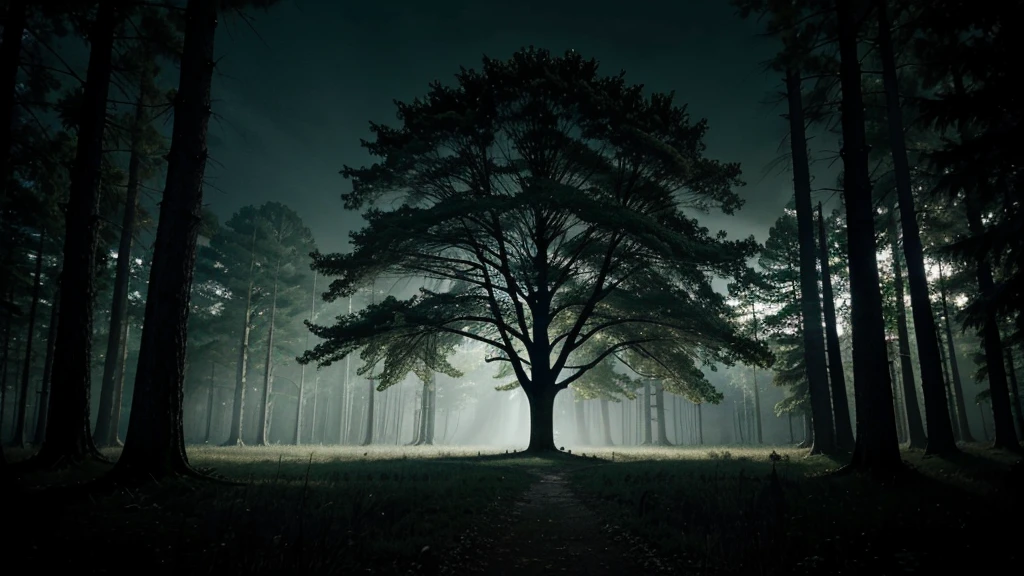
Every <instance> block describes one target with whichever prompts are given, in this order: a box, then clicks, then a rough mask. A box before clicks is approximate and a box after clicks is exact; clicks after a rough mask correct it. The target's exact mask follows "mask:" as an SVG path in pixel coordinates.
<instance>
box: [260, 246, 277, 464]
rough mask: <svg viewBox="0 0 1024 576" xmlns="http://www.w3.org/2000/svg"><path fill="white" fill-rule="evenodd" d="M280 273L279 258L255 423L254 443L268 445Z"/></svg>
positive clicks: (275, 273)
mask: <svg viewBox="0 0 1024 576" xmlns="http://www.w3.org/2000/svg"><path fill="white" fill-rule="evenodd" d="M280 274H281V260H280V259H278V260H277V268H276V270H275V271H274V291H273V292H272V294H273V295H272V296H271V297H270V327H269V328H268V329H267V361H266V363H265V364H264V366H263V402H262V408H263V410H262V411H260V419H259V423H258V424H257V425H256V433H257V434H258V436H257V437H256V445H257V446H269V445H270V441H269V439H268V438H267V436H268V434H267V432H268V430H267V424H268V422H269V421H270V392H271V389H272V388H273V385H274V383H273V377H274V376H273V375H274V320H276V318H277V279H278V277H279V276H280Z"/></svg>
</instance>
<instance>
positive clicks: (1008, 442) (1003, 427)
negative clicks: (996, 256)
mask: <svg viewBox="0 0 1024 576" xmlns="http://www.w3.org/2000/svg"><path fill="white" fill-rule="evenodd" d="M964 196H965V201H964V205H965V206H966V208H967V221H968V228H969V229H970V232H971V234H973V235H980V234H982V232H983V227H984V225H983V224H982V221H981V209H980V208H979V207H978V205H977V200H976V199H975V198H973V197H972V194H970V193H967V194H965V195H964ZM975 270H976V274H977V279H978V288H979V289H980V290H979V291H980V292H981V298H982V299H983V300H985V301H991V300H992V298H993V294H994V293H995V290H996V287H995V280H994V279H993V277H992V266H991V265H990V264H989V263H988V261H987V260H984V259H981V260H978V262H977V264H976V269H975ZM984 314H985V320H984V322H985V323H984V325H983V326H982V329H981V337H982V345H983V346H984V349H985V364H986V365H987V366H988V386H989V390H990V391H991V394H992V402H991V404H992V427H993V431H994V437H993V439H992V447H993V448H1002V449H1006V450H1013V451H1019V450H1020V443H1019V441H1018V439H1017V433H1016V431H1015V430H1014V428H1013V415H1012V414H1011V411H1010V389H1009V385H1008V384H1007V382H1006V364H1005V360H1004V359H1003V343H1002V337H1001V336H1000V334H999V320H998V318H997V317H996V314H995V312H994V311H986V312H985V313H984Z"/></svg>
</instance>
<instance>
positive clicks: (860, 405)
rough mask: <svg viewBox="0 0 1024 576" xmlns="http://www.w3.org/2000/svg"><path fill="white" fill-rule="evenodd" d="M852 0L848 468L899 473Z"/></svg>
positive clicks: (846, 103) (846, 155) (845, 53)
mask: <svg viewBox="0 0 1024 576" xmlns="http://www.w3.org/2000/svg"><path fill="white" fill-rule="evenodd" d="M855 10H856V6H855V2H854V1H853V0H837V2H836V18H837V20H838V30H839V53H840V74H839V76H840V78H839V79H840V84H841V86H842V91H843V95H842V130H843V149H842V151H841V155H842V157H843V165H844V167H845V169H844V177H843V188H844V190H845V191H844V193H843V197H844V201H845V204H846V222H847V236H848V238H849V249H848V259H849V268H850V300H851V307H852V314H851V324H852V329H853V384H854V391H855V399H856V403H857V441H856V446H855V449H854V455H853V459H852V461H851V465H852V466H853V467H855V468H860V469H865V470H869V471H872V472H886V473H888V472H893V471H897V470H902V468H903V461H902V459H901V458H900V451H899V444H898V443H897V441H896V419H895V415H894V413H893V410H892V380H891V378H890V377H889V372H888V369H887V364H888V363H889V361H888V354H887V353H886V349H885V322H884V320H883V318H882V294H881V291H880V288H879V283H880V279H879V274H878V262H877V261H876V259H875V255H876V254H877V249H876V246H875V220H874V206H873V203H872V198H871V177H870V174H869V171H868V149H867V143H866V138H865V131H864V99H863V96H862V95H861V72H860V61H859V58H858V54H857V28H858V24H857V16H856V13H855Z"/></svg>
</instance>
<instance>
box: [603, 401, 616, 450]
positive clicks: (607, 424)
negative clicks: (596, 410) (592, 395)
mask: <svg viewBox="0 0 1024 576" xmlns="http://www.w3.org/2000/svg"><path fill="white" fill-rule="evenodd" d="M601 433H602V436H603V437H604V445H605V446H614V445H615V443H614V442H612V418H611V416H610V415H609V414H608V399H607V398H601Z"/></svg>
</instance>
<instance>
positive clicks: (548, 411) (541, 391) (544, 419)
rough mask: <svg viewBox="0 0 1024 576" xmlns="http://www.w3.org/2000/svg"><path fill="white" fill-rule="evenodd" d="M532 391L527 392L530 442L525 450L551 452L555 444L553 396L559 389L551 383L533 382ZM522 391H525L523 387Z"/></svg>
mask: <svg viewBox="0 0 1024 576" xmlns="http://www.w3.org/2000/svg"><path fill="white" fill-rule="evenodd" d="M533 387H535V388H536V390H535V391H533V392H527V394H526V399H527V400H528V401H529V403H530V444H529V446H527V447H526V451H527V452H534V453H537V452H551V451H555V450H557V449H558V448H557V447H556V446H555V429H554V417H555V397H556V396H557V395H558V392H559V389H558V388H556V387H555V386H554V385H551V384H542V383H535V384H534V385H533ZM524 391H526V390H525V389H524Z"/></svg>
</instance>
